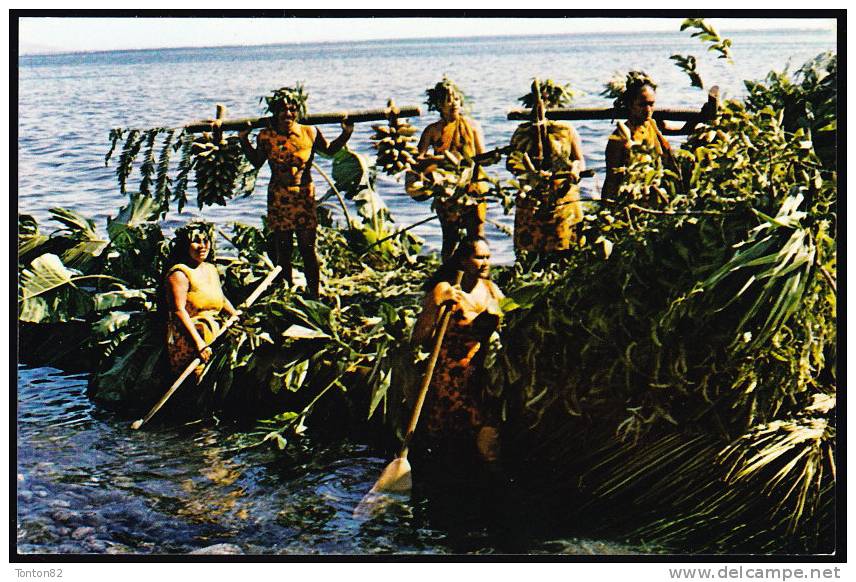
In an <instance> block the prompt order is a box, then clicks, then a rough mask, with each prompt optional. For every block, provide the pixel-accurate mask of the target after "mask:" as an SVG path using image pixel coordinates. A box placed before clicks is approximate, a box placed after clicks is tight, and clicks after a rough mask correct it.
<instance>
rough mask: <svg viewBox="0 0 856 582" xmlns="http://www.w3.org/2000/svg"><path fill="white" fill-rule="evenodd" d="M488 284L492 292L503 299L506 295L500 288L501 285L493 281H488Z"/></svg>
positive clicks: (496, 297)
mask: <svg viewBox="0 0 856 582" xmlns="http://www.w3.org/2000/svg"><path fill="white" fill-rule="evenodd" d="M487 284H488V286H489V289H490V294H491V295H493V297H494V298H495V299H503V298H504V297H505V293H503V292H502V289H500V288H499V285H497V284H496V283H494V282H493V281H487Z"/></svg>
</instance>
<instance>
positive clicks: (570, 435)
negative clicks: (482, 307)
mask: <svg viewBox="0 0 856 582" xmlns="http://www.w3.org/2000/svg"><path fill="white" fill-rule="evenodd" d="M822 68H823V69H824V70H832V71H834V70H835V68H834V65H832V66H830V64H829V63H827V64H826V65H825V66H824V67H822ZM814 70H817V69H814ZM823 80H824V86H825V87H832V88H834V87H835V79H834V77H833V78H831V79H830V78H826V77H824V78H823ZM777 87H785V88H787V91H786V92H785V94H782V91H779V90H778V89H777ZM797 87H802V88H805V89H806V93H805V94H803V93H800V91H799V89H797ZM766 90H767V91H771V92H772V93H773V95H774V96H773V97H770V100H771V102H773V103H781V102H782V100H784V99H785V98H788V99H791V100H792V101H793V102H799V103H809V102H811V99H812V96H813V95H816V93H815V91H819V90H820V89H819V88H818V84H816V83H815V84H812V83H808V84H805V83H803V84H790V83H786V82H785V81H784V80H780V81H779V82H778V85H771V86H769V87H767V89H766ZM759 91H760V90H759ZM777 91H779V94H778V96H776V92H777ZM762 92H763V91H762ZM811 135H812V134H811V130H810V129H808V128H805V127H803V126H801V125H800V124H799V123H796V122H795V120H794V119H792V118H790V117H789V113H788V111H787V110H783V109H777V108H774V107H771V106H770V105H769V104H767V103H762V102H760V101H759V99H758V97H757V96H755V95H750V97H749V98H748V99H747V101H746V102H745V103H739V102H736V101H731V102H728V103H725V104H724V105H723V107H722V109H721V111H720V115H719V116H718V117H717V118H716V119H714V120H712V121H711V122H710V123H708V124H705V125H699V126H698V127H697V129H696V131H695V133H694V134H693V135H692V136H691V137H690V138H689V140H688V142H687V144H686V146H685V147H684V148H683V149H681V150H679V151H676V152H675V153H674V157H675V159H676V162H677V168H670V167H668V165H665V164H663V163H662V160H661V159H658V158H656V157H655V156H652V154H651V152H647V151H645V150H644V148H643V147H642V146H634V148H633V152H632V156H631V159H632V161H631V163H630V165H629V166H628V167H627V168H625V174H626V179H625V181H624V184H623V186H622V188H621V191H620V193H619V196H618V200H617V201H616V202H614V203H612V204H604V205H603V206H602V207H601V209H600V210H599V211H597V212H596V213H594V214H591V215H588V216H586V220H585V221H584V223H583V226H582V230H581V237H580V248H579V249H578V250H577V252H575V253H574V254H573V255H572V256H570V257H568V258H566V259H565V260H564V261H563V262H562V263H560V264H558V265H556V266H554V267H552V268H551V270H548V271H546V272H539V273H529V274H527V275H526V276H524V277H521V278H520V283H521V285H520V286H518V287H517V288H516V289H510V290H509V291H508V292H507V293H508V295H509V296H510V297H511V299H512V300H513V302H514V303H516V304H517V309H516V310H515V311H513V312H512V313H511V314H509V317H508V318H507V327H506V329H505V331H504V334H503V338H504V344H505V345H504V348H503V352H502V353H501V354H500V357H499V359H498V363H497V365H496V366H495V367H494V369H493V370H492V373H493V374H494V376H495V380H496V382H498V383H500V384H502V385H503V387H504V393H505V394H506V398H507V400H508V402H507V406H508V410H509V416H510V417H512V418H513V419H515V422H516V425H517V431H518V433H517V437H516V440H518V441H519V446H520V447H521V449H522V450H526V451H527V454H529V455H530V457H529V458H530V460H531V459H536V460H541V461H543V463H544V466H549V467H551V468H552V469H553V470H554V471H555V473H553V474H551V475H549V478H550V480H551V481H552V483H551V485H556V483H555V481H556V480H557V479H558V481H559V483H561V487H560V488H561V490H562V495H567V497H566V498H565V499H564V504H565V506H566V508H567V512H568V519H570V520H574V521H575V522H580V521H582V520H586V521H585V523H591V524H596V525H595V527H596V528H598V527H599V528H602V529H603V530H605V531H606V530H609V531H611V532H613V533H615V532H619V533H620V534H621V535H627V536H632V537H635V538H636V539H637V540H644V541H646V542H649V543H654V544H663V545H665V546H667V547H675V548H679V549H682V550H687V549H689V550H690V551H698V552H721V551H735V550H737V551H746V552H755V551H758V552H788V551H800V552H805V551H813V552H818V551H820V552H823V551H832V550H833V549H834V548H833V546H832V544H833V541H832V540H833V539H834V515H833V510H834V499H835V497H834V483H835V480H834V478H835V464H834V455H833V451H834V442H835V391H836V378H835V369H836V356H837V355H836V350H835V348H836V318H835V316H836V312H835V305H836V290H835V272H836V247H835V228H836V215H835V208H836V197H837V184H836V178H835V173H834V171H833V169H834V167H832V166H830V165H829V164H826V163H825V162H824V160H823V159H822V158H821V157H819V156H818V154H817V152H816V150H815V147H814V143H813V142H812V139H811ZM541 477H544V475H541ZM533 487H537V484H535V485H533ZM628 512H632V514H633V516H634V517H633V519H632V520H627V515H628ZM589 520H590V521H589Z"/></svg>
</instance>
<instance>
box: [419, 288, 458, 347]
mask: <svg viewBox="0 0 856 582" xmlns="http://www.w3.org/2000/svg"><path fill="white" fill-rule="evenodd" d="M444 304H448V306H449V308H450V309H451V310H452V311H457V310H459V309H462V308H466V307H467V306H468V305H471V304H470V302H469V301H468V300H467V296H466V294H465V293H464V292H463V291H461V290H460V289H458V288H455V287H452V286H451V285H450V284H449V283H446V282H441V283H438V284H437V285H436V286H435V287H434V289H432V290H431V291H430V292H429V293H428V294H427V295H426V296H425V299H424V300H423V302H422V312H421V313H420V314H419V317H417V318H416V324H415V325H414V326H413V336H412V341H413V343H415V344H424V343H426V342H428V341H430V340H431V338H432V337H433V336H434V329H435V327H436V325H437V320H438V319H439V318H440V306H442V305H444Z"/></svg>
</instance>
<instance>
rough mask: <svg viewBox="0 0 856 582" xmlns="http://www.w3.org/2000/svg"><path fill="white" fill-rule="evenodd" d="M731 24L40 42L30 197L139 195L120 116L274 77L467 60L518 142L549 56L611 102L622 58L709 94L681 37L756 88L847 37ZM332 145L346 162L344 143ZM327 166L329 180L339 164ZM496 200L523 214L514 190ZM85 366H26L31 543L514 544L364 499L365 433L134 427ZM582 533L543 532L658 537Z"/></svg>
mask: <svg viewBox="0 0 856 582" xmlns="http://www.w3.org/2000/svg"><path fill="white" fill-rule="evenodd" d="M723 32H727V31H723ZM727 36H730V37H731V38H732V39H733V41H734V47H733V53H734V64H728V63H725V62H724V61H721V60H716V59H714V58H713V55H711V54H706V53H705V47H704V46H703V45H702V44H701V43H699V42H698V41H697V40H695V39H690V38H689V37H688V35H686V34H682V33H677V32H675V33H668V34H650V33H647V34H646V33H639V34H632V35H607V34H581V35H573V34H569V35H565V36H549V37H518V38H490V39H454V40H449V39H446V40H444V39H430V40H411V41H384V42H363V43H334V44H307V45H293V46H287V45H281V46H266V47H229V48H209V49H170V50H147V51H116V52H104V53H87V54H67V55H47V56H25V57H21V58H20V59H19V63H18V65H19V67H18V134H19V143H18V191H17V203H18V210H19V212H21V213H28V214H33V215H35V216H36V217H37V218H39V219H40V220H45V219H47V218H48V212H47V211H48V209H49V208H51V207H56V206H61V207H66V208H70V209H73V210H77V211H79V212H82V213H84V214H85V215H88V216H91V217H93V218H94V219H95V220H96V221H97V222H98V224H99V226H100V227H101V228H104V227H105V226H106V218H107V217H108V216H110V215H113V214H115V213H116V211H117V210H118V208H119V207H120V206H121V205H123V204H124V201H125V196H124V195H122V194H120V193H119V191H118V187H117V184H116V180H115V176H114V168H113V167H112V166H111V167H105V165H104V155H105V153H106V151H107V149H108V145H109V144H108V140H107V135H108V131H109V130H110V129H111V128H113V127H138V128H147V127H154V126H164V125H167V126H169V125H176V126H177V125H181V124H183V123H186V122H187V121H190V120H193V119H199V118H206V117H211V116H213V114H214V109H215V104H216V103H223V104H225V105H226V106H227V107H228V108H229V111H230V116H234V117H245V116H252V115H257V114H259V113H260V112H261V109H260V107H259V104H258V100H259V97H260V96H261V95H264V94H266V93H268V92H269V91H271V90H272V89H274V88H276V87H279V86H282V85H287V84H291V83H293V82H295V81H298V80H299V81H303V82H304V83H305V84H306V86H307V88H308V90H309V92H310V108H311V109H312V110H314V111H329V110H342V109H364V108H376V107H382V106H384V105H385V103H386V100H387V98H389V97H392V98H394V99H395V100H396V102H397V103H398V104H400V105H421V104H422V101H423V100H424V90H425V88H427V87H429V86H431V85H433V84H434V83H435V82H436V81H437V80H439V79H440V78H441V77H442V76H443V75H444V74H445V75H448V76H450V77H452V78H453V79H455V81H456V82H457V83H458V84H459V86H460V87H462V88H463V89H464V91H465V92H466V93H467V95H468V96H469V97H470V98H471V115H472V117H473V118H474V119H476V120H477V121H478V122H479V123H480V124H481V126H482V128H483V131H484V134H485V141H486V144H487V147H489V148H490V147H493V146H500V145H504V144H505V143H507V141H508V139H509V137H510V135H511V133H512V132H513V130H514V128H515V126H516V123H515V122H510V121H507V120H506V111H507V110H508V109H510V108H513V107H516V106H518V103H517V98H518V97H519V96H520V95H523V94H524V93H526V91H527V88H528V86H529V84H530V81H531V79H532V78H533V77H535V76H537V77H540V78H542V79H543V78H552V79H555V80H556V81H559V82H562V83H570V84H571V85H572V87H573V88H574V89H576V90H578V91H580V93H581V94H580V96H579V97H578V100H577V101H576V104H577V105H579V106H581V107H585V106H591V107H595V106H608V105H609V103H608V102H607V101H606V100H605V99H604V98H602V97H600V96H599V95H598V93H599V92H600V91H601V89H602V87H603V84H604V83H605V82H606V81H607V80H608V79H609V78H610V77H611V75H612V73H613V72H614V71H627V70H629V69H644V70H646V71H647V72H648V73H649V74H651V75H652V76H653V77H654V78H655V79H656V80H657V81H658V82H659V84H660V90H659V92H658V99H659V101H658V105H659V106H660V107H669V106H675V107H692V106H697V105H701V104H702V103H703V101H704V99H705V94H704V92H702V91H699V90H697V89H693V88H691V87H690V86H689V82H688V80H687V78H686V77H685V76H684V75H683V73H681V72H680V71H679V70H678V69H677V68H676V67H674V66H673V65H672V62H671V61H670V60H669V56H670V55H673V54H694V55H696V56H698V57H699V61H700V62H699V70H700V71H701V74H702V77H703V78H704V80H705V81H706V83H707V84H708V85H712V84H718V85H720V87H721V88H722V92H723V94H724V95H725V96H726V97H729V96H740V95H741V94H742V92H743V85H742V80H743V79H758V78H761V77H763V76H764V75H765V74H766V73H767V72H768V71H770V70H771V69H775V70H782V69H784V68H785V67H786V66H790V68H791V70H793V69H795V68H797V67H798V66H799V65H801V64H802V63H803V62H804V61H806V60H808V59H809V58H811V57H813V56H815V55H817V54H818V53H820V52H823V51H826V50H834V49H835V46H836V38H835V35H834V33H831V32H822V31H793V30H791V31H766V32H740V33H735V34H733V35H727ZM425 109H426V108H425V107H424V106H423V111H425ZM434 119H436V115H435V114H428V113H427V111H425V113H424V114H423V116H422V117H419V118H413V119H411V122H412V123H413V124H414V125H416V126H417V128H419V129H421V128H423V127H425V125H427V124H428V123H430V122H431V121H433V120H434ZM576 127H577V129H578V131H579V133H580V135H581V137H582V141H583V147H584V150H585V154H586V162H587V164H588V166H589V167H593V168H595V169H596V170H597V171H598V177H597V178H596V179H588V180H587V181H586V185H585V188H584V196H594V195H596V193H597V190H599V184H600V183H601V182H602V176H603V164H604V160H603V150H604V148H605V145H606V139H607V136H608V135H609V133H610V132H611V130H612V125H611V123H610V122H608V121H592V122H580V123H577V124H576ZM322 129H323V131H324V134H325V135H326V136H327V137H329V138H332V137H335V135H336V134H337V132H338V128H337V127H335V126H329V127H323V128H322ZM370 134H371V130H370V127H369V125H368V124H363V125H359V126H358V127H357V129H356V131H355V133H354V136H353V138H352V139H351V142H350V144H351V147H352V148H354V149H355V150H357V151H359V152H361V153H366V154H369V155H371V154H373V149H372V148H371V145H370V142H369V136H370ZM319 163H320V164H321V165H322V167H324V168H325V169H327V167H326V164H327V163H328V162H325V161H323V160H320V161H319ZM496 171H497V172H499V170H498V169H497V170H496ZM499 173H500V175H502V173H501V172H499ZM267 177H268V171H267V169H264V170H263V171H262V173H261V175H260V180H259V188H258V191H257V192H256V194H254V195H253V196H251V197H249V198H246V199H240V200H236V201H234V202H232V203H230V205H229V206H228V207H216V208H205V209H203V210H202V211H198V210H196V209H195V208H191V209H187V210H186V211H185V212H184V213H183V214H182V215H178V214H175V213H173V214H171V215H170V216H169V217H168V220H167V223H166V226H167V227H174V226H176V225H177V224H179V223H181V222H184V221H185V220H187V219H188V218H190V217H191V216H198V215H203V216H204V217H205V218H207V219H210V220H214V221H216V222H218V223H226V222H229V221H241V222H246V223H251V224H259V223H260V217H261V215H262V214H264V212H265V189H266V184H267ZM316 183H317V184H318V185H319V189H320V190H322V191H323V190H324V186H323V181H322V180H321V179H320V177H316ZM378 191H379V193H380V194H381V195H382V196H383V197H384V199H385V200H386V202H387V204H388V205H389V207H390V209H391V211H392V213H393V215H394V217H395V219H396V221H397V223H398V224H399V225H400V226H405V225H408V224H411V223H413V222H416V221H418V220H421V219H423V218H426V217H428V216H430V208H429V205H428V203H415V202H413V201H411V200H410V198H409V197H408V196H407V195H406V194H404V192H403V187H402V185H401V184H399V183H397V182H396V181H395V180H393V179H391V178H387V177H384V176H381V177H380V178H379V182H378ZM489 217H490V218H492V219H494V220H497V221H499V222H501V223H503V224H505V225H508V226H510V225H511V224H512V217H510V216H505V215H504V214H503V213H502V211H501V210H500V209H499V208H496V207H491V208H490V209H489ZM416 233H417V234H419V235H420V236H422V237H423V238H425V240H426V242H427V243H428V246H429V248H434V249H436V248H437V247H438V246H439V229H438V227H437V225H436V223H428V224H426V225H424V226H422V227H419V228H418V229H416ZM488 234H489V237H490V238H491V240H492V243H493V247H494V255H495V257H496V258H497V260H499V261H501V262H508V261H509V260H511V258H512V254H511V244H510V241H509V239H508V237H507V236H505V235H504V234H502V233H501V232H500V231H499V230H498V229H494V228H493V227H490V226H488ZM85 385H86V378H85V376H79V375H69V374H64V373H62V372H59V371H57V370H53V369H50V368H27V367H19V369H18V392H17V395H18V414H17V420H18V425H17V445H18V456H17V483H18V486H17V499H18V504H17V548H18V551H19V552H22V553H41V554H44V553H49V554H67V553H96V554H101V553H141V554H172V553H186V552H189V551H192V550H194V549H198V548H201V547H205V546H208V545H211V544H215V543H231V544H236V545H237V546H239V547H240V548H241V549H242V550H243V551H244V552H247V553H257V554H316V553H323V554H355V553H356V554H378V553H380V554H383V553H416V554H423V553H425V554H449V553H455V554H461V553H474V554H475V553H495V552H502V551H504V550H505V549H506V548H505V546H503V540H502V539H500V538H498V537H497V536H496V535H495V532H493V530H492V529H491V526H490V524H488V523H487V521H486V520H485V519H482V518H480V517H479V515H478V514H477V513H475V514H473V515H468V516H467V519H466V520H458V522H457V524H456V525H455V526H454V527H452V526H450V525H449V524H450V520H449V519H443V518H442V516H441V517H438V516H437V513H436V510H433V511H432V503H433V500H432V499H430V498H428V497H418V496H417V497H416V498H414V499H413V500H411V501H405V502H401V503H398V504H396V505H394V506H393V507H391V508H390V509H389V511H387V512H385V513H384V514H383V515H382V516H380V517H378V518H376V519H372V520H369V521H357V520H355V519H353V517H352V515H351V510H352V508H353V506H354V505H355V504H356V503H357V502H358V501H359V499H360V498H361V496H362V494H363V493H364V492H365V491H367V489H368V488H369V487H370V486H371V484H372V483H373V482H374V479H375V478H376V477H377V475H378V474H379V473H380V470H381V469H382V468H383V466H384V465H385V463H386V460H385V459H380V458H377V457H376V456H374V455H373V453H372V451H371V450H369V449H368V448H367V447H365V446H363V445H361V444H360V443H341V444H339V445H333V446H331V445H324V446H318V447H314V448H313V447H309V448H307V449H306V451H304V452H302V453H301V452H298V453H293V454H292V455H291V456H289V457H283V456H281V455H278V454H276V453H274V452H273V451H268V450H262V449H254V450H250V451H235V450H234V449H233V448H232V447H231V446H230V439H231V435H230V434H229V432H228V431H227V430H223V429H222V428H218V427H216V426H211V425H210V424H204V425H191V426H178V427H165V426H162V425H161V426H154V427H152V428H151V429H149V430H148V431H141V432H139V433H133V432H131V431H130V430H129V429H128V420H127V419H125V418H123V417H121V416H117V415H116V414H114V413H108V412H105V411H102V410H99V409H98V408H97V407H95V406H94V405H92V403H90V402H89V401H88V399H87V398H86V394H85ZM310 428H311V427H310ZM452 521H454V520H452ZM578 533H579V532H577V535H578ZM563 534H564V532H544V531H540V532H538V533H537V535H534V537H533V538H532V539H529V540H526V541H525V543H524V551H527V552H530V553H536V554H538V553H565V554H627V553H636V552H644V551H647V550H646V549H645V548H637V547H630V546H626V545H623V544H621V543H619V542H617V541H615V540H591V539H586V538H585V537H581V538H577V537H574V538H568V537H563ZM518 541H519V540H518Z"/></svg>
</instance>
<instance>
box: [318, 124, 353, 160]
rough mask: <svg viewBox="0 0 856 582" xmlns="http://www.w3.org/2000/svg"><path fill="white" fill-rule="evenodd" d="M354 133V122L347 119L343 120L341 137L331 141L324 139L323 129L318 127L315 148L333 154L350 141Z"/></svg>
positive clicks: (326, 153) (329, 154) (323, 152)
mask: <svg viewBox="0 0 856 582" xmlns="http://www.w3.org/2000/svg"><path fill="white" fill-rule="evenodd" d="M353 133H354V124H353V123H350V122H349V121H348V120H347V119H345V121H343V122H342V133H340V134H339V137H337V138H336V139H334V140H333V141H331V142H329V143H328V142H327V140H326V139H324V136H323V135H321V130H320V129H317V130H316V131H315V149H316V150H317V151H319V152H321V153H322V154H325V155H328V156H332V155H333V154H335V153H336V152H338V151H339V150H340V149H342V147H344V145H345V144H346V143H348V140H349V139H351V134H353Z"/></svg>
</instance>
